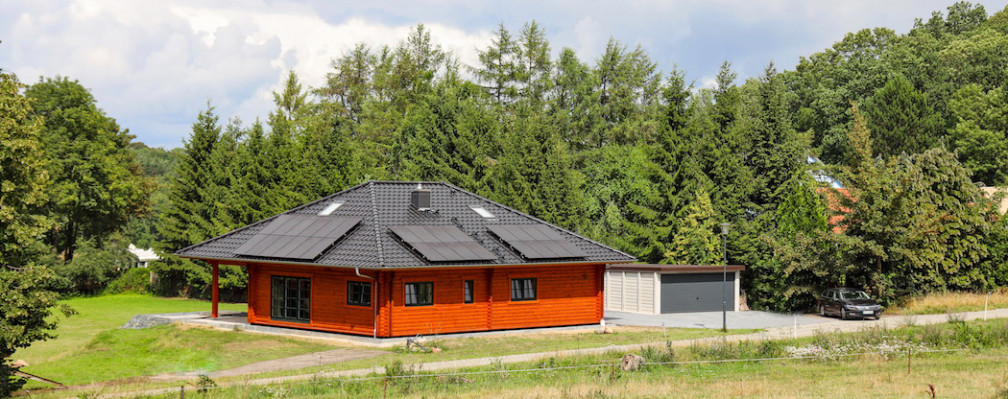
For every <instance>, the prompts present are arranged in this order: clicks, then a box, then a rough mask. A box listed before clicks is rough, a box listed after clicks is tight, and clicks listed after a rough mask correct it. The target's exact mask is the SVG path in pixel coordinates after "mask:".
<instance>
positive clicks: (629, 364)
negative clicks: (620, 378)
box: [620, 353, 647, 371]
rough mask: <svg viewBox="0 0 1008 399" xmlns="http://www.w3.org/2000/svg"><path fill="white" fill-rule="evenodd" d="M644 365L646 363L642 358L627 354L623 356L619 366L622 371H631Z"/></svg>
mask: <svg viewBox="0 0 1008 399" xmlns="http://www.w3.org/2000/svg"><path fill="white" fill-rule="evenodd" d="M645 364H647V361H646V360H644V358H643V357H641V356H637V355H635V354H633V353H627V354H626V356H623V364H622V365H620V368H622V369H623V371H633V370H637V369H639V368H641V367H644V365H645Z"/></svg>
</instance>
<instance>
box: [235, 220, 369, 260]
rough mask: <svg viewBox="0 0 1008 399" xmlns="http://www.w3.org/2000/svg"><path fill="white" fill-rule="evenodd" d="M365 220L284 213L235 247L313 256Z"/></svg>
mask: <svg viewBox="0 0 1008 399" xmlns="http://www.w3.org/2000/svg"><path fill="white" fill-rule="evenodd" d="M360 222H361V219H360V218H347V217H332V216H317V215H280V216H277V217H276V219H273V221H271V222H270V223H269V224H267V225H266V227H264V228H263V229H262V230H260V231H259V233H258V234H256V235H255V236H253V237H252V238H250V239H249V240H248V241H246V242H245V243H244V244H242V246H240V247H238V249H237V250H235V253H236V254H238V255H246V256H261V257H266V258H282V259H300V260H313V259H315V258H317V257H318V256H319V255H321V254H322V252H325V250H326V249H328V248H329V247H331V246H333V244H335V243H336V241H337V240H339V239H340V238H342V237H343V236H344V235H346V234H347V233H348V232H349V231H350V230H351V229H353V228H354V227H356V226H357V225H358V224H359V223H360Z"/></svg>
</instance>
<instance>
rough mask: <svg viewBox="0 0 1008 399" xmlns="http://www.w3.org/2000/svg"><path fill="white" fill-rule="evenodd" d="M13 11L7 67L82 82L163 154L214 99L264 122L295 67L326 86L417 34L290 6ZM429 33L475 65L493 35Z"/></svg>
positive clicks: (25, 7) (226, 109)
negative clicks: (355, 56)
mask: <svg viewBox="0 0 1008 399" xmlns="http://www.w3.org/2000/svg"><path fill="white" fill-rule="evenodd" d="M4 4H5V6H6V7H5V8H7V9H14V10H16V11H17V13H16V14H14V15H17V17H16V18H15V19H14V21H13V23H12V24H10V26H11V28H10V29H9V30H6V31H4V30H3V29H0V35H3V36H2V37H3V38H4V41H3V43H2V44H0V46H4V47H6V48H4V49H3V50H4V52H5V53H6V55H0V62H2V65H4V67H5V69H9V70H11V71H13V72H15V73H17V74H18V75H19V77H20V78H21V79H22V80H23V81H26V82H29V83H30V82H34V81H35V79H36V77H38V76H40V75H41V76H47V77H51V76H56V75H62V76H67V77H70V78H73V79H77V80H79V81H80V82H81V83H82V84H83V85H84V86H85V87H88V88H90V89H91V90H92V93H93V94H94V95H95V97H96V98H97V99H98V101H99V106H101V107H102V108H103V109H104V110H105V111H106V113H108V114H109V115H110V116H113V117H115V118H117V119H118V121H119V122H120V124H121V125H123V126H125V127H129V128H131V131H132V133H133V134H136V135H138V136H139V139H140V140H143V141H146V142H148V143H151V144H154V145H164V146H177V145H179V144H180V143H181V139H182V138H183V137H185V136H186V135H187V134H188V132H189V131H188V130H189V125H190V124H191V122H192V121H193V120H194V119H195V115H196V114H197V113H198V112H199V111H200V110H201V109H202V108H204V107H205V104H206V101H207V100H211V101H212V102H213V104H214V106H215V107H216V108H217V112H218V113H219V114H220V115H222V116H223V117H225V118H228V117H231V116H239V117H241V118H242V119H243V120H246V121H251V120H252V119H254V118H256V117H263V116H265V115H266V114H267V113H268V112H269V110H270V109H271V108H272V104H271V102H272V96H271V92H272V91H273V90H276V89H278V88H279V87H280V86H281V84H282V81H283V79H284V78H285V77H286V72H287V71H288V70H291V69H293V70H294V71H295V72H296V73H298V75H299V76H300V77H301V79H302V81H304V82H306V83H307V84H308V85H312V86H317V85H320V84H322V83H323V82H324V80H325V74H326V73H327V72H328V71H329V68H330V61H331V59H332V58H334V57H338V56H339V55H341V54H342V53H343V52H345V51H347V50H349V49H351V48H352V47H353V46H354V45H355V44H356V43H358V42H367V43H368V44H369V45H371V46H374V47H378V46H382V45H386V44H387V45H395V44H396V43H397V42H399V41H400V40H403V39H404V38H405V37H406V35H407V34H408V32H409V30H410V29H411V24H401V25H389V24H384V23H381V22H375V21H370V20H367V19H364V18H348V19H346V20H344V21H341V22H339V23H330V22H327V21H326V20H324V19H322V18H321V17H319V16H318V15H315V14H313V13H312V12H311V11H310V10H308V9H305V8H304V7H299V6H296V5H291V4H275V5H268V4H264V3H245V2H242V3H237V4H234V5H224V6H216V5H207V4H206V3H204V2H199V1H195V0H192V1H175V2H161V3H150V2H125V3H123V2H118V1H76V2H74V3H72V4H69V5H63V6H54V4H52V3H45V4H42V3H36V2H32V1H20V2H17V1H15V2H5V3H4ZM5 12H6V10H5ZM0 21H3V17H0ZM0 26H3V24H2V23H0ZM427 27H428V29H429V30H430V32H431V35H432V36H433V37H434V38H435V40H436V41H437V42H438V43H442V44H443V45H444V46H446V47H447V49H448V50H451V51H454V52H455V54H456V55H457V56H459V57H460V59H461V61H462V62H464V63H468V64H475V63H476V62H477V58H476V48H477V47H482V46H483V45H484V44H485V43H486V42H488V40H489V35H488V33H486V32H477V33H468V32H466V31H463V30H461V29H457V28H452V27H448V26H443V25H440V24H429V25H428V26H427Z"/></svg>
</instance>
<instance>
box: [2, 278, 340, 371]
mask: <svg viewBox="0 0 1008 399" xmlns="http://www.w3.org/2000/svg"><path fill="white" fill-rule="evenodd" d="M66 303H67V304H68V305H70V306H71V307H73V308H74V309H76V310H77V312H78V314H76V315H73V316H70V317H69V318H66V319H65V320H61V322H60V325H59V327H58V329H57V331H56V334H57V338H56V339H53V340H49V341H43V342H37V343H35V344H34V345H32V346H31V347H29V348H27V349H24V350H21V351H18V352H17V353H15V355H14V358H15V359H23V360H25V361H26V362H28V364H29V366H28V367H25V368H24V370H25V371H27V372H29V373H34V374H37V375H41V376H44V377H47V378H49V379H52V380H55V381H59V382H61V383H64V384H82V383H91V382H96V381H107V380H113V379H120V378H129V377H135V376H143V375H151V374H158V373H169V372H188V371H212V370H217V369H221V368H229V367H236V366H239V365H242V364H247V363H250V362H254V361H258V360H266V359H275V358H278V357H285V356H293V355H298V354H303V353H308V352H313V351H318V350H325V349H329V348H330V346H328V345H324V344H319V343H311V342H305V341H297V340H290V339H278V338H276V337H271V336H265V335H255V334H244V333H238V332H230V331H216V330H209V329H199V328H193V329H186V328H181V327H179V326H174V325H173V326H160V327H155V328H151V329H145V330H120V329H119V326H121V325H122V324H123V323H125V322H126V321H128V320H129V319H130V318H132V317H133V316H134V315H137V314H144V313H168V312H191V311H203V310H208V309H209V308H210V304H209V303H208V302H206V301H195V300H183V299H171V298H158V297H152V296H143V295H109V296H101V297H91V298H75V299H70V300H67V301H66ZM221 309H226V310H242V311H244V310H245V304H222V305H221ZM43 386H44V385H41V384H39V383H35V382H32V383H31V385H30V386H29V387H43Z"/></svg>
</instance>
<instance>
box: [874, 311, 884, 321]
mask: <svg viewBox="0 0 1008 399" xmlns="http://www.w3.org/2000/svg"><path fill="white" fill-rule="evenodd" d="M881 318H882V312H875V320H878V319H881Z"/></svg>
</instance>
